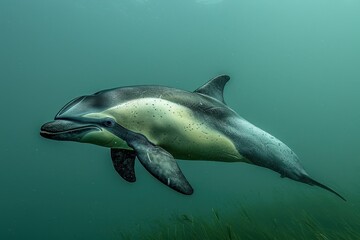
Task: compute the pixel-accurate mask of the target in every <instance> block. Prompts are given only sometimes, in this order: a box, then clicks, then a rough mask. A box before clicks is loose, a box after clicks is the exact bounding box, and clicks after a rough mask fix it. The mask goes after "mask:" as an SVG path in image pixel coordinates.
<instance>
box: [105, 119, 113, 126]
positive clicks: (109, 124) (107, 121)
mask: <svg viewBox="0 0 360 240" xmlns="http://www.w3.org/2000/svg"><path fill="white" fill-rule="evenodd" d="M103 125H104V126H105V127H113V126H115V120H114V119H112V118H105V119H104V121H103Z"/></svg>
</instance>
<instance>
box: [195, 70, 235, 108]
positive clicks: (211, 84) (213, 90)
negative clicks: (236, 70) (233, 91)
mask: <svg viewBox="0 0 360 240" xmlns="http://www.w3.org/2000/svg"><path fill="white" fill-rule="evenodd" d="M229 80H230V77H229V76H228V75H220V76H217V77H215V78H213V79H211V80H210V81H208V82H207V83H205V84H204V85H203V86H201V87H199V88H198V89H196V90H195V91H194V92H196V93H201V94H204V95H207V96H210V97H212V98H215V99H217V100H219V101H220V102H222V103H224V104H225V102H224V96H223V92H224V87H225V84H226V83H227V82H228V81H229Z"/></svg>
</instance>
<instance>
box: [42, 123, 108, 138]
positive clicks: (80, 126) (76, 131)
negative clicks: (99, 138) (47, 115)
mask: <svg viewBox="0 0 360 240" xmlns="http://www.w3.org/2000/svg"><path fill="white" fill-rule="evenodd" d="M92 131H102V129H101V128H100V127H98V126H96V125H94V124H84V123H79V122H73V121H68V120H55V121H52V122H48V123H45V124H44V125H42V126H41V129H40V135H41V136H42V137H45V138H49V139H55V140H75V141H76V140H79V139H81V138H82V137H83V136H84V135H85V134H87V133H89V132H92Z"/></svg>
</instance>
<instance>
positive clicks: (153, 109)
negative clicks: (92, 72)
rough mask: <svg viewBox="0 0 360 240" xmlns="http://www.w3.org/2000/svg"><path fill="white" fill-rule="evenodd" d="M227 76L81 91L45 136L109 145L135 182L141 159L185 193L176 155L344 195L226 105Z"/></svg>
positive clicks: (43, 129) (49, 125)
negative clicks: (192, 83) (196, 82)
mask: <svg viewBox="0 0 360 240" xmlns="http://www.w3.org/2000/svg"><path fill="white" fill-rule="evenodd" d="M229 79H230V77H229V76H227V75H221V76H218V77H216V78H214V79H212V80H210V81H208V82H207V83H206V84H205V85H203V86H202V87H200V88H198V89H197V90H195V91H194V92H188V91H183V90H180V89H175V88H168V87H163V86H134V87H122V88H114V89H109V90H104V91H100V92H97V93H95V94H93V95H87V96H82V97H79V98H76V99H74V100H72V101H71V102H69V103H68V104H67V105H65V106H64V107H63V108H62V109H61V110H60V111H59V113H58V114H57V115H56V116H55V120H54V121H52V122H49V123H46V124H44V125H43V126H42V127H41V131H40V134H41V136H43V137H45V138H50V139H54V140H63V141H76V142H84V143H92V144H96V145H100V146H104V147H108V148H110V149H111V158H112V161H113V165H114V168H115V169H116V171H117V172H118V173H119V175H120V176H121V177H122V178H124V179H125V180H126V181H128V182H135V181H136V177H135V170H134V163H135V158H136V157H137V158H138V159H139V161H140V163H141V164H142V165H143V166H144V167H145V168H146V169H147V170H148V171H149V172H150V173H151V174H152V175H153V176H154V177H156V178H157V179H158V180H160V181H161V182H162V183H164V184H165V185H167V186H169V187H171V188H172V189H174V190H176V191H178V192H180V193H183V194H192V193H193V189H192V187H191V186H190V184H189V182H188V181H187V180H186V178H185V176H184V175H183V173H182V172H181V170H180V168H179V166H178V164H177V163H176V160H175V159H187V160H209V161H223V162H246V163H250V164H254V165H258V166H261V167H265V168H269V169H271V170H274V171H276V172H278V173H280V175H281V177H287V178H290V179H293V180H295V181H299V182H303V183H306V184H309V185H316V186H319V187H321V188H324V189H326V190H328V191H330V192H332V193H334V194H336V195H337V196H338V197H340V198H341V199H343V200H345V199H344V198H343V197H342V196H341V195H339V194H338V193H336V192H335V191H334V190H332V189H331V188H329V187H327V186H325V185H323V184H321V183H319V182H317V181H315V180H313V179H312V178H311V177H310V176H309V175H308V174H307V173H306V171H305V170H304V168H303V167H302V166H301V164H300V162H299V159H298V157H297V156H296V154H295V153H294V152H293V151H292V150H291V149H290V148H289V147H288V146H286V145H285V144H284V143H283V142H281V141H280V140H278V139H276V138H275V137H273V136H272V135H270V134H269V133H267V132H265V131H263V130H261V129H260V128H258V127H256V126H254V125H253V124H251V123H249V122H248V121H246V120H245V119H243V118H242V117H240V116H239V115H238V114H237V113H236V112H234V111H233V110H232V109H230V108H229V107H228V106H227V105H226V104H225V102H224V97H223V90H224V86H225V85H226V83H227V82H228V81H229Z"/></svg>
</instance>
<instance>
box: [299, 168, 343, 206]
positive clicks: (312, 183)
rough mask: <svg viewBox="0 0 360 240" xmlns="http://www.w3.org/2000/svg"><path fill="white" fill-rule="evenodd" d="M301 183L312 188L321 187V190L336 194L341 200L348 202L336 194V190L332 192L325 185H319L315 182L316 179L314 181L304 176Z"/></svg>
mask: <svg viewBox="0 0 360 240" xmlns="http://www.w3.org/2000/svg"><path fill="white" fill-rule="evenodd" d="M300 182H303V183H306V184H309V185H311V186H318V187H321V188H323V189H325V190H328V191H329V192H332V193H333V194H335V195H336V196H338V197H339V198H341V199H342V200H344V201H345V202H346V199H345V198H344V197H343V196H341V195H340V194H339V193H337V192H335V191H334V190H332V189H331V188H329V187H328V186H325V185H324V184H322V183H319V182H318V181H315V180H314V179H312V178H311V177H309V176H308V175H305V176H303V177H302V178H301V180H300Z"/></svg>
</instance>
